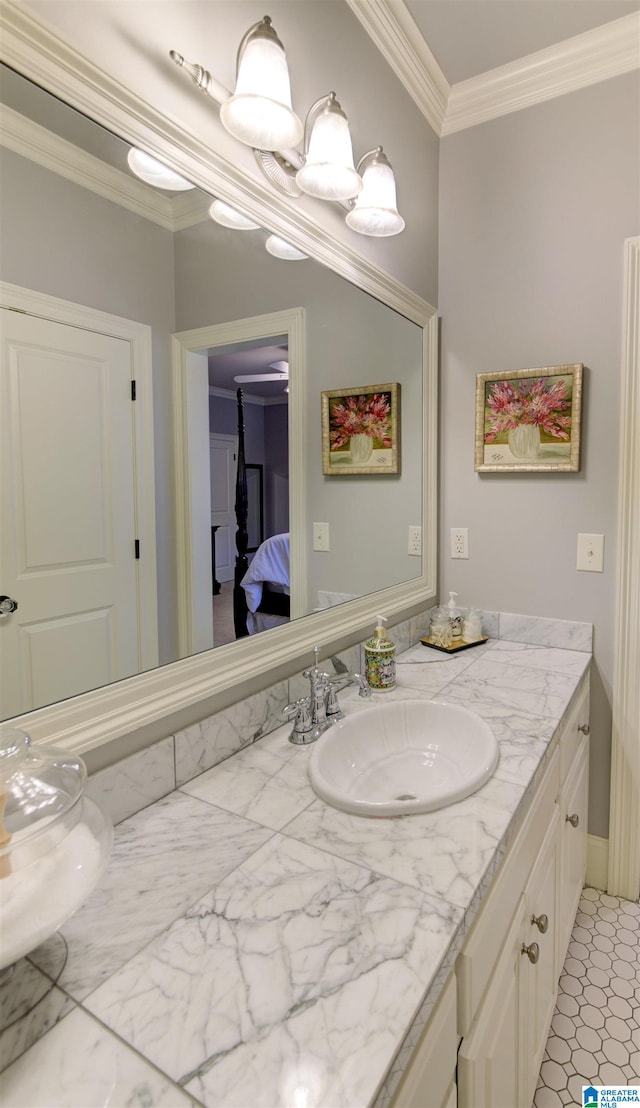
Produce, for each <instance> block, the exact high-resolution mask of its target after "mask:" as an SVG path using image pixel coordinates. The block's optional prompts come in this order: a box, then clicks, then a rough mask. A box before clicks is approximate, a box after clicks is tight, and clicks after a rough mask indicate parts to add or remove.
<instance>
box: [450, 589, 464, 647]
mask: <svg viewBox="0 0 640 1108" xmlns="http://www.w3.org/2000/svg"><path fill="white" fill-rule="evenodd" d="M457 595H458V594H457V592H450V593H449V603H448V604H447V611H448V612H449V619H450V620H451V634H452V637H453V638H454V639H459V638H461V637H462V614H461V612H459V611H458V609H457V608H456V602H455V600H454V597H456V596H457Z"/></svg>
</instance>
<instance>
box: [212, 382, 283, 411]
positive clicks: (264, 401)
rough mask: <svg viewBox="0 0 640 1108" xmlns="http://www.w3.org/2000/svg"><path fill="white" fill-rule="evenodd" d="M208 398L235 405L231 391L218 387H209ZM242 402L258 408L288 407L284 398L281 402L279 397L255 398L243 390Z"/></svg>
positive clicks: (233, 393) (234, 398)
mask: <svg viewBox="0 0 640 1108" xmlns="http://www.w3.org/2000/svg"><path fill="white" fill-rule="evenodd" d="M277 383H278V382H277V381H276V384H277ZM209 396H217V397H218V398H219V399H220V400H232V401H233V403H234V404H235V403H236V394H235V392H234V391H233V389H222V388H220V386H219V385H209ZM242 400H243V403H244V404H256V405H257V406H258V407H259V408H273V407H274V406H275V405H278V406H280V407H282V405H283V404H286V405H287V407H288V406H289V401H288V399H287V398H286V396H285V398H284V399H283V400H281V399H280V397H279V396H256V395H255V393H252V392H245V390H244V389H243V390H242Z"/></svg>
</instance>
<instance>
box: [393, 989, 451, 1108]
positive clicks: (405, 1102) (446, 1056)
mask: <svg viewBox="0 0 640 1108" xmlns="http://www.w3.org/2000/svg"><path fill="white" fill-rule="evenodd" d="M458 1041H459V1040H458V1035H457V1032H456V981H455V976H454V974H451V977H450V978H449V980H448V982H447V984H446V985H445V986H444V989H443V990H442V993H441V994H440V997H439V998H438V1002H437V1004H436V1006H435V1008H434V1010H433V1013H432V1015H431V1018H430V1020H429V1022H428V1024H427V1026H426V1028H425V1030H424V1032H423V1034H422V1036H421V1038H420V1040H419V1042H418V1045H417V1046H416V1049H415V1051H414V1052H413V1055H412V1057H411V1059H410V1061H409V1064H408V1066H407V1068H406V1070H405V1073H404V1076H403V1078H402V1082H401V1084H400V1086H399V1087H398V1090H397V1092H396V1094H395V1096H394V1098H393V1101H392V1108H425V1105H427V1104H428V1105H430V1106H432V1108H449V1105H451V1104H453V1105H455V1103H456V1095H455V1076H456V1055H457V1051H458Z"/></svg>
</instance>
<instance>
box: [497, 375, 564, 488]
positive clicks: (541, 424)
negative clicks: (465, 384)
mask: <svg viewBox="0 0 640 1108" xmlns="http://www.w3.org/2000/svg"><path fill="white" fill-rule="evenodd" d="M582 369H583V367H582V364H581V363H579V364H576V365H561V366H549V367H546V368H545V369H526V370H519V371H517V372H516V373H511V372H506V373H479V374H478V378H477V388H476V465H475V468H476V470H478V471H480V472H487V471H489V472H496V471H498V470H507V471H508V470H528V471H540V470H552V471H556V472H567V471H575V470H577V469H579V464H580V408H581V398H582Z"/></svg>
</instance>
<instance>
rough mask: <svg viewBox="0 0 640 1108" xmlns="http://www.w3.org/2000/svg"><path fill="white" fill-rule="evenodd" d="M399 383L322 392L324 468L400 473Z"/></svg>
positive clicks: (329, 471)
mask: <svg viewBox="0 0 640 1108" xmlns="http://www.w3.org/2000/svg"><path fill="white" fill-rule="evenodd" d="M399 403H400V385H399V384H397V383H392V384H385V385H365V386H362V387H360V388H349V389H332V390H329V391H327V392H323V393H322V472H323V473H324V474H326V475H332V474H362V473H399V471H400V470H399V461H400V459H399V441H398V436H399Z"/></svg>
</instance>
